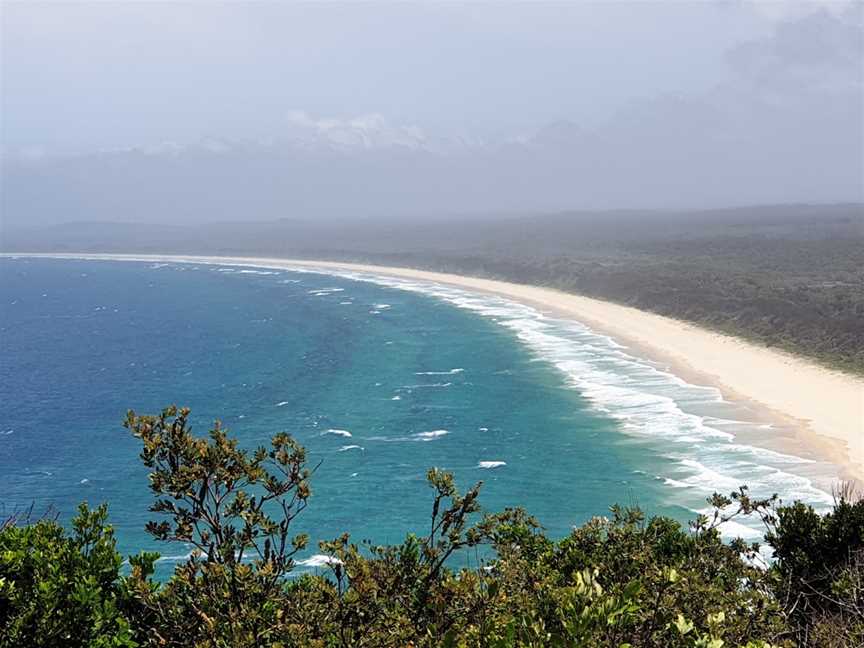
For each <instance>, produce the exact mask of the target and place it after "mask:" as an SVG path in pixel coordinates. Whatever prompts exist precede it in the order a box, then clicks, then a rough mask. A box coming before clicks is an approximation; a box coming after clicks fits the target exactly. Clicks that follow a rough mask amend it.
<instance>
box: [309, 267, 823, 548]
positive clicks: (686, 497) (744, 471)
mask: <svg viewBox="0 0 864 648" xmlns="http://www.w3.org/2000/svg"><path fill="white" fill-rule="evenodd" d="M302 270H303V271H311V272H319V273H321V274H331V275H337V276H340V277H343V278H346V279H354V280H357V281H371V282H373V283H378V284H380V285H384V286H387V287H391V288H397V289H400V290H406V291H411V292H419V293H423V294H426V295H430V296H433V297H436V298H438V299H441V300H443V301H445V302H448V303H450V304H452V305H454V306H457V307H459V308H463V309H466V310H470V311H473V312H475V313H478V314H480V315H482V316H484V317H489V318H491V319H492V320H493V321H495V322H496V323H497V324H498V325H500V326H503V327H505V328H507V329H509V330H511V331H512V332H513V334H514V335H515V336H516V337H517V338H518V339H519V340H520V341H521V342H522V343H523V344H525V345H526V346H527V347H528V348H529V349H530V350H531V351H532V352H533V353H534V354H535V358H536V359H537V360H538V361H543V362H548V363H549V364H551V365H552V366H554V367H556V368H557V369H558V370H559V371H560V372H561V373H562V374H563V375H564V377H565V379H566V381H567V382H568V383H569V384H570V385H571V386H572V387H573V388H574V389H576V390H577V391H579V393H580V394H581V395H582V396H583V397H584V398H585V399H586V400H587V402H588V403H589V405H590V406H591V407H593V408H594V409H595V410H596V411H597V412H600V413H603V415H604V416H608V417H610V418H613V419H615V420H617V421H618V422H619V430H620V431H621V432H622V433H623V434H625V435H628V436H632V437H634V438H638V439H642V440H643V441H644V442H646V443H647V444H648V446H647V447H648V450H646V451H648V452H653V453H654V454H655V456H665V457H667V459H668V464H669V471H668V473H667V474H665V475H662V476H661V479H663V480H664V481H665V483H666V484H667V485H668V486H669V487H670V498H673V499H674V501H675V503H677V504H679V505H683V506H688V507H690V508H691V509H692V510H693V511H694V512H698V511H699V510H700V509H701V507H702V506H703V505H704V498H705V494H706V493H709V491H712V492H713V491H714V490H734V489H736V488H737V487H738V486H739V485H742V484H747V485H748V486H749V488H750V492H751V493H752V494H753V495H754V496H757V497H765V496H769V495H771V494H773V493H775V492H776V493H779V495H780V496H781V498H782V499H783V500H784V501H791V500H793V499H801V500H804V501H806V502H808V503H810V504H813V505H814V506H816V507H817V508H824V507H826V506H829V505H830V503H831V496H830V495H829V494H828V493H826V492H825V491H823V490H820V489H819V488H817V487H816V486H814V484H813V482H812V480H810V479H809V478H808V477H805V476H803V475H801V474H797V473H795V472H790V471H792V470H794V469H795V468H796V467H797V466H800V465H804V464H805V463H812V460H809V459H804V458H801V457H795V456H793V455H786V454H783V453H779V452H775V451H772V450H767V449H765V448H760V447H754V446H751V445H748V444H744V443H738V442H737V441H736V437H735V435H734V434H733V433H732V432H731V431H729V430H730V429H731V428H733V426H734V427H735V429H737V427H738V426H744V427H747V428H749V429H751V430H754V431H757V430H758V431H759V432H761V433H762V434H770V428H766V427H764V426H762V425H759V424H757V423H755V422H748V421H746V420H741V418H740V416H739V415H740V412H739V411H736V412H735V413H734V414H730V415H729V416H724V415H722V414H721V412H722V411H723V408H727V409H729V410H730V411H731V410H732V407H731V405H729V404H727V403H725V402H724V401H723V398H722V395H721V394H720V392H719V390H717V389H715V388H714V387H710V386H704V385H692V384H689V383H687V382H686V381H684V380H682V379H681V378H679V377H678V376H675V375H673V374H671V373H669V372H667V371H664V370H663V369H662V368H661V367H658V366H656V365H655V364H653V363H651V362H648V361H645V360H642V359H639V358H637V357H635V356H633V355H630V353H628V350H627V348H626V347H624V346H622V345H621V344H618V343H617V342H615V341H614V340H612V339H611V338H609V337H608V336H605V335H601V334H598V333H596V332H594V331H592V330H591V329H590V328H589V327H587V326H585V325H583V324H581V323H578V322H573V321H570V320H561V319H556V318H551V317H547V316H544V315H543V314H542V313H541V312H539V311H538V310H537V309H535V308H533V307H531V306H528V305H525V304H519V303H517V302H513V301H510V300H508V299H506V298H503V297H497V296H489V295H482V294H475V293H471V292H468V291H465V290H461V289H459V288H454V287H450V286H446V285H442V284H437V283H434V282H427V281H421V280H415V279H403V278H395V277H388V276H384V275H374V274H369V273H357V272H349V271H331V270H321V269H320V268H308V269H307V268H303V269H302ZM418 373H421V374H426V373H430V374H431V372H418ZM442 373H449V372H442ZM449 385H450V383H435V384H431V385H410V386H405V387H403V388H402V389H404V390H406V391H407V390H410V389H418V388H424V387H444V386H449ZM709 409H710V410H711V412H712V416H705V415H701V414H699V412H700V411H707V410H709ZM412 438H413V439H415V440H416V439H418V436H417V435H413V437H412ZM382 440H385V439H382ZM386 440H393V441H396V440H405V438H404V437H397V438H390V439H386ZM424 440H425V439H424ZM673 449H674V452H672V450H673ZM741 524H743V525H744V527H745V528H747V529H749V531H748V533H750V532H752V533H757V534H758V533H761V529H760V528H756V526H755V525H756V522H753V521H750V520H747V521H744V522H742V523H741ZM724 532H726V533H733V534H734V533H737V534H738V535H741V534H742V533H743V532H742V531H741V529H738V528H737V527H735V526H734V525H727V527H726V528H724Z"/></svg>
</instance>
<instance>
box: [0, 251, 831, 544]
mask: <svg viewBox="0 0 864 648" xmlns="http://www.w3.org/2000/svg"><path fill="white" fill-rule="evenodd" d="M402 283H403V284H405V285H399V286H398V287H397V286H396V285H390V286H387V285H379V284H376V283H369V282H366V281H356V280H354V278H351V277H347V276H342V277H336V276H327V275H321V274H313V273H306V272H303V273H297V272H286V271H276V270H252V269H248V268H239V267H233V266H208V265H187V264H157V263H152V262H106V261H90V260H56V259H24V258H21V259H0V359H2V364H0V492H2V493H3V497H2V507H3V509H5V511H6V512H7V513H8V512H11V511H12V510H15V509H16V508H21V507H27V506H29V505H30V504H31V503H32V504H33V505H34V506H35V510H36V511H43V510H45V509H47V508H48V507H53V508H55V509H56V510H57V511H58V512H59V514H60V517H61V519H63V520H68V519H69V517H70V515H71V514H72V512H73V511H74V508H75V506H76V505H77V504H78V502H80V501H82V500H86V501H88V502H90V503H91V504H96V503H99V502H103V501H105V502H108V503H109V506H110V516H111V521H112V523H113V524H114V526H115V528H116V530H117V535H118V538H119V545H120V549H121V551H122V552H123V553H126V554H128V553H133V552H137V551H138V550H140V549H142V548H150V549H153V548H155V549H157V550H159V551H160V552H161V553H162V554H163V555H167V556H182V555H184V554H185V553H186V551H187V548H185V547H178V546H173V547H172V546H170V545H169V546H166V545H161V546H158V545H157V544H156V543H154V542H153V541H151V540H150V539H149V538H148V537H147V535H146V533H145V532H144V530H143V528H144V524H145V522H146V521H147V520H148V519H151V518H152V515H151V514H149V513H148V511H147V507H148V505H149V504H150V502H151V494H150V492H149V490H148V488H147V476H146V470H145V469H144V468H143V467H142V466H141V465H140V463H139V460H138V446H137V442H136V440H135V439H134V438H132V437H131V436H130V435H129V433H128V432H127V431H126V430H124V429H123V427H122V421H123V419H124V417H125V412H126V410H127V409H130V408H131V409H134V410H135V411H137V412H141V413H156V412H157V411H158V410H159V409H160V408H162V407H163V406H165V405H167V404H170V403H176V404H178V405H187V406H189V407H191V408H192V417H193V422H194V427H195V429H196V431H197V432H198V433H201V434H203V433H205V432H206V431H207V429H208V426H209V425H210V423H211V422H212V421H213V420H214V419H216V418H219V419H221V420H222V421H223V422H224V423H225V424H226V425H227V426H228V427H229V429H230V430H231V431H232V432H233V433H234V434H235V435H236V436H237V437H238V438H239V439H240V440H241V443H242V444H243V445H245V446H249V447H252V446H256V445H258V444H262V443H266V441H267V440H268V439H269V437H270V436H271V435H272V434H273V433H275V432H278V431H287V432H289V433H290V434H292V435H293V436H295V438H297V439H298V440H299V441H300V442H301V443H302V444H303V445H305V446H306V448H307V449H308V453H309V460H310V463H311V464H316V463H318V462H319V461H320V462H321V465H320V467H319V468H318V470H317V472H316V474H315V475H314V477H313V480H312V487H313V497H312V498H311V500H310V506H309V508H308V509H307V510H306V511H305V512H304V513H303V514H302V515H301V516H300V517H299V518H298V519H297V520H296V522H295V524H296V530H297V532H301V531H304V532H308V533H309V534H310V535H311V537H312V539H313V541H317V540H320V539H330V538H333V537H335V536H337V535H338V534H340V533H341V532H343V531H349V532H351V534H352V536H353V538H354V539H355V540H357V541H359V540H361V539H370V540H372V541H375V542H398V541H399V540H401V538H402V537H403V536H404V534H405V533H406V532H407V531H411V530H414V531H418V532H422V530H423V529H424V528H425V526H426V522H427V520H428V515H429V509H430V504H431V497H430V495H431V492H430V491H429V489H428V487H427V486H426V484H425V472H426V470H427V469H428V468H429V467H431V466H438V467H442V468H446V469H448V470H451V471H453V472H454V473H455V476H456V478H457V481H458V482H459V484H460V485H461V486H463V487H465V486H467V485H469V484H472V483H474V482H475V481H478V480H481V479H482V480H483V481H484V483H485V484H484V487H483V491H482V496H481V502H482V504H483V506H484V508H485V509H487V510H490V511H494V510H500V509H502V508H504V507H507V506H524V507H526V508H527V509H528V510H529V511H530V512H531V513H532V514H533V515H535V516H536V517H537V518H538V519H539V520H540V522H541V523H542V524H543V525H544V526H545V527H546V528H547V530H548V531H549V532H550V533H551V534H552V535H553V536H562V535H564V534H566V533H567V532H568V530H569V529H570V527H571V526H572V525H573V524H579V523H582V522H584V521H585V520H586V519H588V518H589V517H591V516H594V515H602V514H604V513H606V512H607V511H608V507H609V505H611V504H613V503H615V502H620V503H625V504H632V503H638V504H639V505H641V506H642V507H644V508H646V509H647V510H649V511H650V512H652V513H663V514H668V515H672V516H674V517H676V518H678V519H680V520H682V521H684V520H687V519H690V518H692V517H693V516H694V510H696V509H698V508H699V505H698V503H699V502H702V501H703V499H704V496H705V495H706V493H707V492H708V491H709V490H713V489H711V488H709V489H707V490H706V489H705V488H704V486H703V485H702V484H701V483H700V482H699V479H700V476H704V474H705V471H709V472H711V473H713V474H715V475H716V474H719V475H720V476H721V477H722V478H723V479H726V478H728V480H729V484H730V485H732V486H733V487H734V485H735V483H736V482H738V481H740V479H741V476H742V475H744V474H747V475H751V476H754V475H755V477H754V479H756V480H757V481H758V480H759V479H763V481H765V480H767V481H766V484H767V486H773V485H774V482H772V480H775V481H776V479H778V478H779V477H778V472H777V471H778V470H779V469H778V468H777V465H779V464H782V463H783V461H785V460H779V459H778V460H777V461H776V462H775V465H768V464H770V461H767V462H766V460H765V458H764V456H762V457H760V459H759V460H758V461H756V460H751V459H748V457H749V455H746V453H747V452H751V450H752V451H753V452H756V451H755V450H753V449H747V447H745V446H740V445H735V444H734V443H732V441H730V437H731V434H729V433H728V432H724V431H722V430H720V429H719V426H717V425H715V426H714V427H711V426H709V425H707V424H706V420H708V418H707V417H708V414H707V413H706V412H705V411H703V412H702V413H701V414H698V415H696V414H693V413H692V412H689V411H682V409H680V407H679V405H680V402H683V401H686V400H687V398H690V400H691V401H692V402H694V403H697V405H699V404H700V403H701V405H700V406H701V407H702V408H703V410H704V409H705V408H706V407H708V406H709V405H710V404H711V403H714V402H715V401H716V398H715V396H714V395H711V394H708V395H707V396H706V395H705V394H704V393H703V392H699V391H698V389H699V388H695V387H692V386H690V387H689V388H690V391H689V392H686V393H685V392H681V393H678V392H675V393H674V394H673V393H672V391H669V390H673V389H678V390H679V391H680V390H681V389H684V387H681V385H680V384H678V383H675V384H674V385H673V384H672V383H669V384H666V383H663V384H661V382H662V381H661V380H660V379H659V378H657V376H661V377H662V376H668V374H662V373H658V372H657V370H656V369H655V368H652V367H649V366H647V365H644V364H639V363H636V362H635V361H633V360H632V359H628V358H629V356H626V354H623V353H622V352H620V351H618V350H616V348H615V346H614V345H612V343H611V342H609V341H608V340H606V339H605V338H601V337H600V336H596V335H594V334H591V333H590V332H588V331H586V330H585V329H584V327H581V328H580V327H578V326H577V327H576V328H574V327H573V325H572V324H562V323H556V322H554V321H547V320H544V319H543V318H541V317H539V315H538V314H536V313H531V312H528V309H524V308H523V307H519V306H514V305H509V304H507V303H504V302H501V301H500V300H494V299H490V298H482V297H473V296H470V295H465V294H463V293H459V292H458V291H452V290H451V291H449V292H448V290H447V289H443V288H440V287H439V288H434V287H432V288H428V287H424V286H422V285H420V286H418V285H408V284H407V282H402ZM460 300H461V301H460ZM520 308H521V309H522V310H520ZM567 326H570V328H567ZM556 327H557V328H556ZM567 345H569V346H567ZM604 345H605V346H604ZM568 354H569V355H568ZM628 363H629V364H628ZM640 372H641V373H640ZM651 372H653V373H651ZM643 374H644V375H643ZM622 376H623V377H622ZM604 380H605V382H604ZM640 381H641V382H640ZM679 382H680V381H679ZM643 384H644V388H643V387H639V389H636V388H635V387H634V385H643ZM670 385H671V386H670ZM628 389H629V390H630V391H629V392H628V391H627V390H628ZM664 390H666V391H664ZM693 390H697V391H693ZM631 392H632V393H631ZM667 392H668V393H667ZM682 394H683V396H682ZM694 394H696V396H694ZM640 398H641V400H639V399H640ZM646 398H647V400H646ZM616 399H617V400H616ZM628 399H629V400H628ZM634 399H636V400H634ZM699 399H702V400H701V401H700V400H699ZM697 401H698V402H697ZM702 401H704V402H702ZM670 403H671V404H672V405H670ZM694 407H695V406H694ZM685 409H686V408H685ZM696 409H698V407H697V408H696ZM697 419H698V420H697ZM717 420H718V421H719V420H721V419H717ZM331 430H336V432H328V431H331ZM346 433H350V437H349V436H348V435H347V434H346ZM712 444H713V445H712ZM724 444H725V445H724ZM730 444H731V445H730ZM352 446H353V447H352ZM715 446H716V448H715ZM730 448H733V449H735V451H736V452H735V462H736V463H735V464H734V465H732V464H729V462H728V461H727V462H726V463H725V464H723V466H725V468H723V469H721V467H720V464H712V463H711V462H712V461H715V459H714V458H713V457H715V455H716V457H718V458H717V459H716V461H718V462H719V461H720V458H719V457H721V454H722V453H721V451H722V452H724V453H726V454H728V451H729V449H730ZM742 448H743V450H742ZM712 452H713V453H714V454H711V453H712ZM763 452H764V451H763ZM791 460H794V458H792V459H791ZM742 461H743V462H745V463H744V464H742V463H741V462H742ZM747 461H751V464H749V465H748V464H746V462H747ZM482 462H504V463H503V464H489V463H482ZM694 463H695V466H694ZM739 464H740V465H739ZM489 465H494V466H495V467H492V468H488V467H487V468H484V467H482V466H489ZM730 466H732V467H730ZM748 466H749V467H748ZM757 468H758V470H762V471H763V472H762V473H759V472H758V470H757ZM733 469H734V470H738V473H735V472H734V470H733ZM724 470H725V471H726V472H723V471H724ZM742 471H743V472H742ZM766 471H767V472H766ZM782 475H783V477H782V479H784V480H787V481H786V482H784V483H790V484H791V485H792V487H794V488H797V489H798V490H799V491H801V490H802V489H805V491H806V492H805V495H810V494H811V493H810V491H807V490H806V489H811V490H812V488H811V486H810V484H809V482H808V481H807V480H806V479H805V480H803V481H800V480H799V481H798V482H794V483H792V482H788V479H789V478H791V476H790V474H789V473H786V472H783V473H782ZM805 482H806V483H805ZM725 485H726V484H725V482H724V483H723V484H722V485H721V486H722V487H724V488H725ZM767 486H766V487H767ZM814 492H815V491H814ZM813 497H818V493H816V494H815V495H813ZM315 546H316V545H315V543H314V542H313V543H312V544H311V545H310V547H312V548H313V549H312V550H310V552H309V555H311V554H313V553H315V551H314V547H315Z"/></svg>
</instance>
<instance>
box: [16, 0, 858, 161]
mask: <svg viewBox="0 0 864 648" xmlns="http://www.w3.org/2000/svg"><path fill="white" fill-rule="evenodd" d="M848 6H849V5H848V4H844V3H810V4H807V3H788V4H785V5H784V4H778V3H741V2H735V1H718V2H696V1H692V2H667V3H660V2H619V3H615V2H602V3H577V2H570V3H559V4H539V3H530V4H518V5H517V4H480V3H470V4H452V3H451V4H431V3H426V4H398V5H397V4H362V5H361V4H316V5H309V4H302V5H300V4H295V5H289V4H282V3H240V2H236V3H225V4H215V3H210V2H207V3H204V2H192V3H165V2H159V3H152V2H139V3H133V2H97V3H88V4H77V3H70V2H64V3H51V4H49V3H40V2H32V1H28V2H4V3H3V5H2V12H3V14H2V16H3V17H2V83H3V86H2V111H3V135H2V137H3V145H4V148H5V149H7V150H9V149H10V148H11V149H16V148H20V147H44V148H46V149H48V150H58V149H59V150H80V151H86V150H91V149H98V148H113V147H125V146H132V145H139V144H146V143H152V142H157V141H163V140H172V141H181V142H183V141H190V140H195V139H197V138H201V137H205V136H209V137H214V136H216V137H228V138H241V139H243V138H266V137H272V136H279V135H281V134H282V133H283V132H284V131H285V129H286V128H289V127H290V126H291V124H290V122H291V119H292V118H291V115H296V114H297V112H298V111H302V112H304V113H306V114H307V115H309V116H311V118H312V119H324V118H336V119H349V118H352V117H356V116H359V115H365V114H369V113H376V114H381V115H383V116H384V117H385V118H386V119H387V120H389V121H390V122H392V123H395V124H404V125H410V126H417V127H419V128H422V129H423V130H424V131H425V132H429V133H434V134H445V135H463V136H472V137H514V136H519V135H521V134H524V133H530V132H531V131H532V130H533V129H536V128H538V127H540V126H542V125H544V124H546V123H548V122H552V121H557V120H569V121H573V122H575V123H577V124H579V125H582V126H587V127H591V126H593V125H596V124H598V123H600V122H602V121H605V120H608V119H609V118H610V115H612V114H614V113H615V112H616V111H619V110H621V109H624V108H626V107H627V106H629V105H631V104H632V103H633V102H637V101H645V100H651V99H653V98H657V97H662V96H666V95H679V96H690V95H700V94H703V93H705V92H706V91H709V90H710V89H711V88H713V87H715V86H717V85H718V84H722V83H724V82H726V81H728V80H729V78H730V75H733V74H734V70H733V69H732V68H731V66H730V63H729V52H730V51H732V50H734V48H735V47H736V46H738V45H739V44H741V43H744V42H748V41H759V40H762V39H765V38H768V37H769V36H770V35H771V33H772V31H773V30H774V29H775V28H776V26H777V24H778V23H780V22H783V21H788V20H790V19H794V18H796V17H799V16H801V15H803V14H807V13H811V12H815V11H829V12H831V13H832V14H842V13H844V12H846V13H847V14H848V13H849V10H848ZM859 7H860V5H859ZM859 13H860V12H859ZM803 45H806V43H805V44H803Z"/></svg>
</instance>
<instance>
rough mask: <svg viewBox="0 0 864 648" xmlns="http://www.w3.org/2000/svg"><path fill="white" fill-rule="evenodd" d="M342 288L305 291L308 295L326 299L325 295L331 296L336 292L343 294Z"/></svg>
mask: <svg viewBox="0 0 864 648" xmlns="http://www.w3.org/2000/svg"><path fill="white" fill-rule="evenodd" d="M344 291H345V289H344V288H315V289H314V290H307V291H306V292H307V293H309V294H310V295H316V296H318V297H326V296H327V295H332V294H333V293H337V292H344Z"/></svg>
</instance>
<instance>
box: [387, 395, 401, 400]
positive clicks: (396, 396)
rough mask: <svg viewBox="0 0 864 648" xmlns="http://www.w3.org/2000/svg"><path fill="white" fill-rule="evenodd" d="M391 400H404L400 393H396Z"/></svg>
mask: <svg viewBox="0 0 864 648" xmlns="http://www.w3.org/2000/svg"><path fill="white" fill-rule="evenodd" d="M390 400H402V397H401V396H400V395H399V394H396V395H395V396H394V397H393V398H391V399H390Z"/></svg>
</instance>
